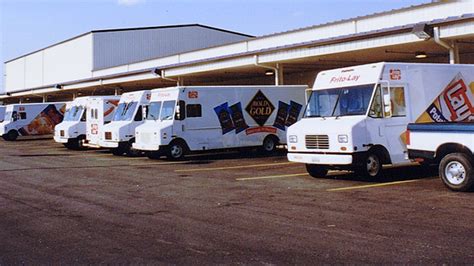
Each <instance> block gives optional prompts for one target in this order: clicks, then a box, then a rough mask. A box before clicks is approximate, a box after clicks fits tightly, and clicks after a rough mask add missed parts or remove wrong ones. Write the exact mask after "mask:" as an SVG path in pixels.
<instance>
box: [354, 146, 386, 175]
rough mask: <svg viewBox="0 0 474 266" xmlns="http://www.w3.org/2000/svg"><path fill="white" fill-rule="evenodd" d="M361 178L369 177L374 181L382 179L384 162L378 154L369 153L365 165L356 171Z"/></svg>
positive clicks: (364, 161)
mask: <svg viewBox="0 0 474 266" xmlns="http://www.w3.org/2000/svg"><path fill="white" fill-rule="evenodd" d="M356 173H357V174H358V175H360V176H368V177H370V178H373V179H379V178H381V177H382V160H381V157H380V155H379V154H378V153H376V152H369V153H367V155H366V156H365V158H364V160H363V164H362V165H361V166H360V167H358V168H357V169H356Z"/></svg>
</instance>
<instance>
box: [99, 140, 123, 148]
mask: <svg viewBox="0 0 474 266" xmlns="http://www.w3.org/2000/svg"><path fill="white" fill-rule="evenodd" d="M119 143H120V142H118V141H110V140H109V141H104V140H99V146H100V147H104V148H111V149H113V148H118V147H119Z"/></svg>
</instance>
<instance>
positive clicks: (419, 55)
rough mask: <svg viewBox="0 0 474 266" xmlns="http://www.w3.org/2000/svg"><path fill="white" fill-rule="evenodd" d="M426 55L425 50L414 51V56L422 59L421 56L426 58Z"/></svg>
mask: <svg viewBox="0 0 474 266" xmlns="http://www.w3.org/2000/svg"><path fill="white" fill-rule="evenodd" d="M427 57H428V55H427V54H426V53H425V52H422V51H417V52H415V58H418V59H422V58H427Z"/></svg>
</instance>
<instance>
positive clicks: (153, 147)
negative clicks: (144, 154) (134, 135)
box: [132, 142, 160, 151]
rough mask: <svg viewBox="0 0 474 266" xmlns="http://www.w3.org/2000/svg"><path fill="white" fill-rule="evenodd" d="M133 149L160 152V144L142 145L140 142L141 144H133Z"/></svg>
mask: <svg viewBox="0 0 474 266" xmlns="http://www.w3.org/2000/svg"><path fill="white" fill-rule="evenodd" d="M132 147H133V148H134V149H135V150H140V151H158V150H159V149H160V145H159V144H152V143H142V142H140V143H138V142H134V143H133V144H132Z"/></svg>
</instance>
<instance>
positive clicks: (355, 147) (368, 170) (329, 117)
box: [288, 63, 474, 177]
mask: <svg viewBox="0 0 474 266" xmlns="http://www.w3.org/2000/svg"><path fill="white" fill-rule="evenodd" d="M473 78H474V67H473V66H471V65H447V64H414V63H412V64H410V63H377V64H368V65H361V66H355V67H348V68H342V69H335V70H329V71H323V72H320V73H319V74H318V76H317V77H316V81H315V83H314V89H313V91H312V93H311V95H310V97H309V100H308V103H307V106H306V108H305V112H304V117H303V119H301V121H299V122H297V123H296V124H294V125H293V126H291V127H290V128H289V130H288V159H289V160H290V161H293V162H301V163H305V164H306V168H307V170H308V172H309V174H310V175H312V176H314V177H322V176H325V175H326V173H327V171H328V169H350V170H356V171H359V172H360V173H361V174H364V175H368V176H371V177H379V176H381V175H382V165H383V164H394V165H398V164H404V163H407V162H409V160H408V159H407V147H406V137H405V136H406V134H405V131H406V127H407V125H408V123H410V122H415V121H416V122H417V123H422V122H433V121H434V122H445V121H470V117H471V114H472V105H471V101H472V100H473V97H472V92H471V90H470V89H469V86H470V85H469V86H468V85H467V84H472V81H473ZM438 95H439V96H438ZM434 97H436V98H435V99H433V98H434Z"/></svg>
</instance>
